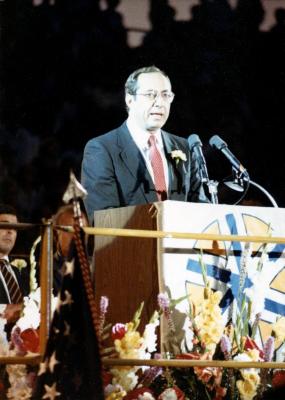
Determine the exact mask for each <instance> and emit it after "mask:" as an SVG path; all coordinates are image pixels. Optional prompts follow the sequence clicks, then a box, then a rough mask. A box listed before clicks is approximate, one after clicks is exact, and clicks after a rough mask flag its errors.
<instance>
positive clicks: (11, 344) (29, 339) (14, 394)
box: [0, 237, 57, 400]
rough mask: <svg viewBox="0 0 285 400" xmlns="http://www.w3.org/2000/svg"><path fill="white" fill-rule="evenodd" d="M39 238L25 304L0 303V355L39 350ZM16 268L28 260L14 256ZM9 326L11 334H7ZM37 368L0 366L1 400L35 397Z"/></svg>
mask: <svg viewBox="0 0 285 400" xmlns="http://www.w3.org/2000/svg"><path fill="white" fill-rule="evenodd" d="M39 242H40V237H38V238H37V239H36V240H35V242H34V243H33V246H32V248H31V251H30V267H31V268H30V288H31V292H30V294H29V295H28V296H26V297H24V299H23V304H7V305H4V304H2V305H0V307H1V309H0V311H1V312H0V357H1V356H5V357H14V356H26V355H27V356H28V355H32V354H34V355H35V354H38V353H39V350H40V349H39V345H40V343H39V327H40V320H41V314H40V309H41V290H40V288H39V287H38V283H37V280H36V261H35V250H36V246H37V245H38V243H39ZM11 264H12V265H14V266H15V267H17V268H24V267H26V265H27V263H26V261H25V260H21V259H15V260H14V261H13V262H12V263H11ZM56 304H57V298H56V297H54V296H53V295H52V299H51V310H52V312H54V310H55V308H56ZM7 325H8V332H9V333H8V334H7ZM36 371H37V367H33V366H28V365H25V364H23V365H20V364H7V365H2V366H1V368H0V399H2V398H3V399H6V398H9V399H14V400H18V399H21V400H26V399H27V400H28V399H30V398H31V396H32V391H33V386H34V382H35V379H36Z"/></svg>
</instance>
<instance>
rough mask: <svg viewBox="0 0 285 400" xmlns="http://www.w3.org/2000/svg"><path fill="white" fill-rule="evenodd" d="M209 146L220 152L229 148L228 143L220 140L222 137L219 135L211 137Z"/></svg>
mask: <svg viewBox="0 0 285 400" xmlns="http://www.w3.org/2000/svg"><path fill="white" fill-rule="evenodd" d="M209 144H210V146H211V147H214V148H216V149H218V150H221V149H223V148H224V147H228V145H227V143H226V142H225V141H224V140H223V139H221V138H220V136H218V135H214V136H212V137H211V139H210V140H209Z"/></svg>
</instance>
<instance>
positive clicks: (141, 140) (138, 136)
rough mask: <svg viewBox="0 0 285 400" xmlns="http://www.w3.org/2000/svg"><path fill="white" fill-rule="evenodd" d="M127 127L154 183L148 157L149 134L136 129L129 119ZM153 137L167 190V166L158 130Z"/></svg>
mask: <svg viewBox="0 0 285 400" xmlns="http://www.w3.org/2000/svg"><path fill="white" fill-rule="evenodd" d="M127 127H128V129H129V132H130V134H131V136H132V138H133V140H134V142H135V144H136V145H137V147H138V148H139V150H140V152H141V154H142V156H143V158H144V160H145V163H146V167H147V169H148V172H149V173H150V176H151V178H152V180H153V182H154V176H153V170H152V166H151V162H150V157H149V144H148V140H149V137H150V133H148V132H146V131H144V130H142V129H140V128H138V127H137V126H136V125H135V124H134V123H133V122H132V121H131V120H130V119H129V118H128V119H127ZM155 137H156V145H157V148H158V151H159V153H160V155H161V158H162V162H163V171H164V177H165V183H166V187H167V189H168V185H169V177H168V164H167V160H166V157H165V153H164V147H163V141H162V137H161V131H160V130H159V131H158V132H156V133H155Z"/></svg>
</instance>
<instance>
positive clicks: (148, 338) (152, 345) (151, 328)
mask: <svg viewBox="0 0 285 400" xmlns="http://www.w3.org/2000/svg"><path fill="white" fill-rule="evenodd" d="M158 325H159V320H158V319H156V320H155V321H154V322H153V323H150V324H147V325H146V326H145V330H144V334H143V337H144V340H145V346H146V348H147V350H148V351H149V352H150V353H153V352H154V351H156V345H157V343H156V339H157V335H156V333H155V329H156V327H157V326H158Z"/></svg>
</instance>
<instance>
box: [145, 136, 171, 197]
mask: <svg viewBox="0 0 285 400" xmlns="http://www.w3.org/2000/svg"><path fill="white" fill-rule="evenodd" d="M148 144H149V157H150V163H151V166H152V170H153V176H154V186H155V190H156V193H157V197H158V200H159V201H163V200H166V198H167V189H166V182H165V176H164V169H163V162H162V157H161V155H160V152H159V151H158V148H157V147H156V137H155V135H150V137H149V139H148Z"/></svg>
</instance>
